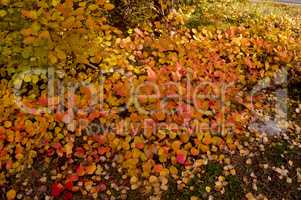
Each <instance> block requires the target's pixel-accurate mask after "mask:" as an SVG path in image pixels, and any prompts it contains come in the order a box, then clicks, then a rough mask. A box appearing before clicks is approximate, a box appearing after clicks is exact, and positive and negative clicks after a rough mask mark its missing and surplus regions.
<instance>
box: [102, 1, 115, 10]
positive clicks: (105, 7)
mask: <svg viewBox="0 0 301 200" xmlns="http://www.w3.org/2000/svg"><path fill="white" fill-rule="evenodd" d="M114 8H115V6H114V5H113V4H111V3H107V4H105V5H104V9H106V10H113V9H114Z"/></svg>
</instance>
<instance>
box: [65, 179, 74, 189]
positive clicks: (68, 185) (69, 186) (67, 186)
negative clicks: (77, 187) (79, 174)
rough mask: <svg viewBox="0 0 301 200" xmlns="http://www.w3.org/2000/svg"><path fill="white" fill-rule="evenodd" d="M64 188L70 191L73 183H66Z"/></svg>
mask: <svg viewBox="0 0 301 200" xmlns="http://www.w3.org/2000/svg"><path fill="white" fill-rule="evenodd" d="M65 187H66V188H67V189H68V190H72V188H73V182H72V181H67V182H66V185H65Z"/></svg>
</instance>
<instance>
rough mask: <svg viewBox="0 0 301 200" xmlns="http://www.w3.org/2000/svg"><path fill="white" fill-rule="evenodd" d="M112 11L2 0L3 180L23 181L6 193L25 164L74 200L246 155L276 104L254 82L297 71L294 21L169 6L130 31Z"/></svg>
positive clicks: (80, 4)
mask: <svg viewBox="0 0 301 200" xmlns="http://www.w3.org/2000/svg"><path fill="white" fill-rule="evenodd" d="M115 7H116V5H114V3H110V2H109V1H105V0H92V1H81V0H66V1H59V0H52V1H31V0H29V1H9V0H1V1H0V19H1V22H0V30H1V32H0V77H1V85H0V113H1V114H0V169H1V170H0V171H1V172H0V185H1V187H6V188H10V189H11V188H14V190H9V189H8V190H7V191H8V192H7V198H8V199H14V198H15V196H16V191H18V188H17V187H15V186H14V180H15V179H21V177H23V176H24V174H26V173H28V171H31V173H35V174H39V176H42V177H44V179H46V180H44V179H40V180H38V181H39V182H42V183H43V184H45V185H46V186H47V191H50V192H48V193H47V194H48V195H50V196H52V197H56V198H59V197H60V198H63V199H66V200H68V199H72V198H73V196H74V195H83V196H89V197H94V198H97V197H99V196H101V195H109V196H110V195H111V194H110V192H107V191H110V188H111V189H112V188H115V187H117V188H120V190H122V189H125V190H136V189H140V190H141V191H143V192H145V193H146V194H150V193H151V192H152V191H155V193H156V194H160V193H161V191H164V190H166V186H167V184H168V180H169V178H170V177H172V178H174V179H176V180H181V181H185V180H186V179H187V177H190V176H192V175H193V174H194V173H197V172H198V171H199V170H200V169H201V168H202V167H204V166H205V165H206V162H207V161H208V159H209V160H215V161H216V162H224V155H223V154H224V152H235V151H239V149H240V145H241V144H240V139H241V138H242V137H244V136H245V132H246V129H247V125H248V122H250V120H252V115H253V114H252V109H253V108H254V107H255V108H261V109H267V108H266V107H267V106H266V104H265V103H264V101H261V100H260V97H256V98H258V100H257V99H256V98H255V100H257V101H256V103H255V104H254V105H253V104H252V102H251V93H250V91H251V90H252V87H253V86H254V85H256V84H257V83H258V81H260V80H262V79H264V78H267V77H269V78H270V79H273V77H274V75H275V73H277V72H279V71H280V70H283V69H287V70H288V71H290V70H293V71H298V70H296V66H298V63H299V62H300V55H301V54H300V44H301V38H300V30H299V27H298V28H297V27H296V26H297V25H295V24H294V23H297V21H295V20H293V19H291V18H289V19H286V18H280V17H279V18H277V17H276V16H269V15H268V16H264V17H261V18H260V20H258V18H259V17H258V18H256V17H254V18H250V19H248V20H246V21H244V22H241V23H238V24H231V23H229V24H226V25H225V24H224V25H223V26H204V25H197V26H196V27H195V24H193V23H192V21H191V19H192V18H189V16H188V15H186V14H185V13H184V12H185V10H184V9H183V10H181V11H178V10H176V9H170V10H169V11H168V12H167V13H166V15H164V16H163V17H162V19H149V21H147V22H146V23H143V25H142V22H141V23H140V24H139V27H138V26H137V27H132V28H129V27H127V28H128V30H127V31H124V30H122V29H121V28H120V27H118V25H117V24H116V23H115V24H114V23H112V21H111V18H110V17H112V15H111V13H112V12H114V9H115ZM186 9H188V8H186ZM203 12H204V17H206V16H207V15H208V14H210V13H206V12H205V11H203ZM234 15H236V14H234ZM234 15H233V16H234ZM196 17H198V16H197V15H195V14H194V19H193V20H195V18H196ZM211 19H212V18H211ZM158 20H160V21H158ZM216 20H217V21H218V20H219V19H218V18H217V19H216ZM257 20H258V21H257ZM294 27H295V28H294ZM37 69H40V70H41V71H37ZM53 69H54V77H55V78H54V79H53V80H50V79H49V74H50V70H53ZM23 72H26V73H23ZM28 72H29V73H28ZM20 74H21V75H20ZM51 81H53V85H54V92H53V94H51V95H50V94H49V88H48V84H49V82H51ZM77 83H80V85H79V86H78V87H77V88H76V90H74V91H72V90H71V89H70V88H69V87H71V88H72V86H74V85H76V84H77ZM82 83H85V84H82ZM87 85H92V86H93V90H91V88H90V89H89V87H87ZM63 88H64V89H63ZM68 88H69V89H68ZM99 88H102V90H101V91H102V92H98V91H99ZM137 88H139V90H137ZM94 89H95V90H96V92H95V91H94ZM16 90H17V91H18V92H17V93H16ZM70 91H71V92H70ZM198 95H202V96H201V97H198ZM16 99H18V100H20V101H18V102H19V103H20V102H21V103H22V105H25V106H26V107H27V108H28V109H27V111H28V110H30V111H31V112H22V111H20V106H19V105H17V104H16ZM47 106H48V107H47ZM45 107H47V110H43V109H41V108H45ZM38 110H40V111H41V110H42V112H37V111H38ZM37 113H38V114H37ZM146 122H147V123H146ZM91 124H92V125H93V126H96V125H98V128H96V129H95V130H94V129H93V127H92V128H91ZM161 125H162V127H160V126H161ZM125 126H127V127H128V129H127V130H124V129H122V128H120V127H125ZM99 127H101V128H99ZM197 127H201V129H198V128H197ZM87 130H88V131H87ZM91 130H92V133H91ZM158 185H159V186H158ZM158 187H159V188H160V189H159V191H158V190H157V189H156V188H158ZM15 190H16V191H15Z"/></svg>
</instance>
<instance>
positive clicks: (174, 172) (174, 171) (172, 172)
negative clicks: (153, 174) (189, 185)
mask: <svg viewBox="0 0 301 200" xmlns="http://www.w3.org/2000/svg"><path fill="white" fill-rule="evenodd" d="M169 171H170V174H172V175H177V174H178V169H177V168H176V167H174V166H171V167H170V168H169Z"/></svg>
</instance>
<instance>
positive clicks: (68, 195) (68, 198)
mask: <svg viewBox="0 0 301 200" xmlns="http://www.w3.org/2000/svg"><path fill="white" fill-rule="evenodd" d="M72 198H73V195H72V193H71V192H66V193H65V194H64V200H71V199H72Z"/></svg>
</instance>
